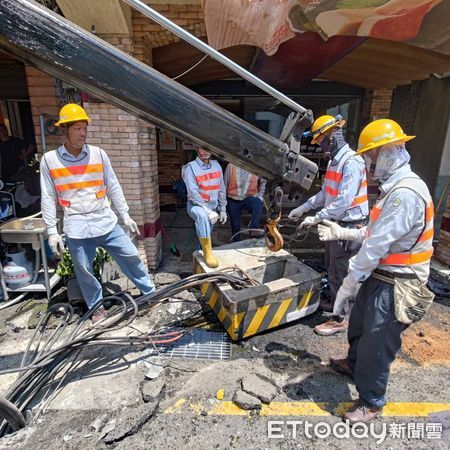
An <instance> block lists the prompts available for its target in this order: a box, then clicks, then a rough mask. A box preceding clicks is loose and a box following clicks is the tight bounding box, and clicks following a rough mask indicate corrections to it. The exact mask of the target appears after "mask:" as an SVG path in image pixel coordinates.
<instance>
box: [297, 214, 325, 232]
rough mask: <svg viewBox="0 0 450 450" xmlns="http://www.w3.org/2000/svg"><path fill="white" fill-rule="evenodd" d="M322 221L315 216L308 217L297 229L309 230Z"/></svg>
mask: <svg viewBox="0 0 450 450" xmlns="http://www.w3.org/2000/svg"><path fill="white" fill-rule="evenodd" d="M321 220H322V219H320V218H319V217H317V216H308V217H307V218H306V219H305V220H304V221H303V222H302V223H301V224H300V225H299V226H298V229H299V230H301V229H302V228H305V227H307V228H309V227H312V226H313V225H317V224H318V223H319V222H320V221H321Z"/></svg>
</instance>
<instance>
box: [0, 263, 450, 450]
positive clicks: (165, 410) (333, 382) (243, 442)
mask: <svg viewBox="0 0 450 450" xmlns="http://www.w3.org/2000/svg"><path fill="white" fill-rule="evenodd" d="M170 270H171V269H170ZM170 270H165V271H164V273H163V275H161V277H159V276H155V279H156V280H157V283H158V285H159V286H161V287H164V286H167V284H166V283H167V282H168V280H171V282H172V281H176V280H178V279H179V278H180V277H179V275H178V274H177V273H174V274H173V275H176V276H173V277H172V276H171V275H172V273H171V272H170ZM112 283H116V284H117V285H122V286H126V282H124V281H123V279H120V278H119V279H116V280H114V281H112ZM199 298H200V301H199V300H198V299H199ZM448 306H449V305H448V299H447V298H446V297H440V298H438V299H437V301H436V302H435V304H434V305H433V307H432V309H431V311H430V312H429V314H428V315H427V316H426V318H425V319H424V320H423V321H422V322H420V323H418V324H414V325H412V326H411V327H410V329H408V330H407V331H406V332H405V336H404V346H403V349H402V351H401V353H400V355H399V358H398V360H396V361H395V363H394V365H393V368H392V381H391V383H390V386H389V389H390V392H389V399H390V401H394V402H395V401H398V402H408V401H410V402H412V401H417V402H429V403H430V404H433V402H434V403H442V402H445V401H447V399H448V398H449V389H448V387H447V386H445V385H443V384H442V380H443V379H446V377H447V372H448V365H449V364H450V361H449V358H448V356H445V355H446V346H448V344H447V342H448V340H449V339H450V334H449V333H450V331H449V327H448V323H449V320H448V312H447V308H448ZM172 308H173V309H172ZM185 311H188V314H189V315H190V316H191V315H193V316H195V317H199V318H200V322H203V324H204V323H205V322H210V320H213V319H214V317H215V315H214V314H210V313H208V306H207V305H205V303H204V302H203V300H202V297H201V293H200V291H199V290H190V291H184V292H182V293H179V294H176V296H174V297H171V298H170V299H169V300H167V301H165V302H163V303H161V304H159V305H157V306H155V307H153V308H152V309H151V310H150V311H149V312H147V313H146V314H144V315H142V316H139V317H138V318H136V319H135V321H134V322H133V323H132V324H131V326H130V327H127V328H126V329H124V330H122V331H121V335H126V336H136V335H139V334H140V333H147V332H148V331H149V330H156V329H160V328H162V329H165V327H166V326H167V325H170V324H171V323H173V322H175V321H179V320H180V318H181V317H184V314H183V313H184V312H185ZM31 314H32V308H31V307H27V306H26V305H25V306H24V307H23V310H20V307H17V308H11V309H10V310H6V311H1V312H0V319H1V327H2V328H1V329H0V342H1V343H2V354H1V355H0V358H1V359H0V360H1V361H2V362H3V366H4V367H15V366H17V365H18V364H20V360H21V357H22V355H23V351H24V350H25V348H26V345H27V343H28V341H29V339H30V337H31V334H32V333H33V330H30V329H28V328H27V323H28V320H29V317H30V315H31ZM208 314H209V315H208ZM324 317H327V316H326V315H324V314H323V313H321V312H316V313H314V314H312V315H310V316H308V317H305V318H303V319H301V320H299V321H297V322H294V323H293V324H292V325H290V326H285V327H281V328H277V329H274V330H273V331H270V332H266V333H262V334H257V335H255V336H252V337H251V338H249V339H245V340H243V341H240V342H237V343H234V344H233V346H232V358H231V359H229V360H223V361H210V360H203V361H200V360H191V359H183V360H181V359H177V358H166V357H161V356H160V357H157V356H151V354H152V353H151V352H152V351H153V348H152V347H151V346H139V348H120V349H117V348H111V347H108V346H105V347H101V348H90V349H89V348H88V349H86V350H85V351H83V354H84V355H85V356H84V358H85V359H86V361H89V363H88V364H87V365H86V367H85V368H81V369H80V370H77V371H76V372H75V373H74V374H73V376H72V377H69V378H68V379H67V380H66V382H65V383H64V388H63V389H62V391H61V392H60V393H59V394H58V396H56V398H55V399H54V400H53V401H52V402H51V405H50V408H49V410H48V411H47V412H46V413H45V414H44V415H42V416H40V418H39V420H38V421H37V422H36V423H33V425H32V426H31V427H27V428H25V429H23V430H21V431H19V432H18V433H16V434H14V435H11V436H7V437H5V438H3V439H0V449H3V448H5V449H6V448H8V449H9V448H18V449H28V448H33V449H36V450H41V449H42V450H56V449H58V450H59V448H65V449H66V448H67V449H69V450H78V449H79V448H85V449H86V450H90V449H95V450H96V449H102V448H106V447H111V448H114V449H117V450H121V449H128V448H148V445H149V442H151V445H152V448H199V449H203V448H205V449H206V448H208V449H209V448H218V449H223V450H225V449H228V448H249V442H252V443H253V444H254V448H268V449H272V448H273V449H275V448H284V447H283V446H281V447H277V446H274V445H273V444H274V443H273V442H269V441H267V430H266V422H267V417H265V416H264V417H263V416H261V415H260V411H261V409H263V410H264V411H265V410H266V408H268V409H269V410H271V408H277V407H278V406H277V405H283V404H295V403H298V402H306V403H311V404H313V405H316V406H315V407H316V408H325V407H323V406H320V405H324V404H325V403H327V402H328V403H329V404H331V405H333V408H334V407H335V405H338V404H340V403H348V402H350V401H351V400H352V399H354V398H356V397H357V395H358V393H357V392H356V389H355V387H354V385H353V384H351V383H349V381H348V380H347V379H346V378H345V377H342V376H340V375H339V374H336V373H334V372H333V371H332V370H331V369H330V367H329V365H328V360H329V357H330V356H344V355H345V351H346V348H347V343H346V336H345V335H344V334H342V335H337V336H334V337H330V338H329V339H326V340H324V338H322V337H319V336H317V335H315V334H314V333H313V332H312V328H313V327H314V326H315V325H317V324H318V323H321V322H322V321H323V319H324ZM200 326H204V325H200ZM215 326H218V327H219V328H220V329H222V328H221V324H220V322H216V323H215ZM70 327H73V325H70ZM70 327H69V330H71V328H70ZM447 354H448V352H447ZM150 372H151V373H150ZM14 379H15V375H14V374H9V375H3V376H1V377H0V388H1V389H2V391H5V390H6V389H7V388H8V387H9V386H10V385H11V384H12V383H13V381H14ZM412 386H414V392H415V396H414V397H412V396H411V392H412V391H411V387H412ZM219 391H220V395H218V392H219ZM265 405H268V406H265ZM274 405H275V406H274ZM222 408H224V411H228V409H227V408H231V411H233V414H231V415H227V414H228V413H225V414H222V413H220V411H221V410H222ZM238 408H240V409H241V410H242V411H239V409H238ZM330 411H331V416H329V417H327V418H326V420H327V421H330V422H333V423H337V422H339V421H340V418H339V417H337V416H336V414H335V413H334V410H333V409H332V408H331V407H330V408H328V409H326V410H325V412H324V414H329V413H330ZM235 414H236V415H235ZM446 417H447V416H446V415H445V414H444V415H442V414H435V415H434V416H432V419H429V420H433V421H435V422H440V423H443V424H445V427H444V433H443V436H447V435H448V423H447V421H446ZM273 419H274V420H277V417H275V416H274V417H273ZM319 419H320V420H323V418H322V417H318V418H317V417H313V416H305V417H301V416H300V419H299V416H295V417H294V416H291V417H287V420H309V421H313V422H314V421H318V420H319ZM421 419H423V420H427V419H426V418H421V417H418V418H417V419H414V420H421ZM389 420H390V419H389V418H382V419H381V421H382V422H383V423H384V422H388V423H389ZM392 420H394V421H397V422H407V421H411V420H413V419H411V418H406V417H403V418H400V417H398V418H393V419H392ZM392 420H391V421H392ZM31 443H32V445H31ZM277 443H278V444H279V442H278V441H277ZM298 443H299V444H300V441H299V442H298ZM304 443H305V442H303V441H302V445H303V444H304ZM253 444H252V445H253ZM341 444H342V443H341V442H335V443H334V444H331V446H333V445H334V446H335V447H336V448H340V447H339V446H340V445H341ZM422 444H424V445H425V444H426V442H425V441H423V442H422V441H421V442H420V445H417V446H415V448H419V449H421V448H423V449H424V450H425V448H426V447H425V446H423V445H422ZM30 445H31V447H30ZM286 445H288V443H286ZM355 445H356V444H355ZM389 445H390V447H392V448H395V449H397V448H408V446H409V447H410V446H411V442H408V441H407V440H406V439H405V440H403V441H396V442H392V441H391V442H390V444H389ZM250 448H251V447H250ZM286 448H289V446H287V447H286ZM349 448H350V449H351V450H353V449H356V447H355V446H352V445H350V447H349ZM427 448H430V447H429V446H428V447H427ZM436 448H439V447H436Z"/></svg>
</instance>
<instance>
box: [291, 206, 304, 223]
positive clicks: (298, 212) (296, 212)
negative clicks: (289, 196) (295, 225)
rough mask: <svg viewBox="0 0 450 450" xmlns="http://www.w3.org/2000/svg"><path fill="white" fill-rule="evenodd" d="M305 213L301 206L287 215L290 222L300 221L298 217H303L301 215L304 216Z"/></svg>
mask: <svg viewBox="0 0 450 450" xmlns="http://www.w3.org/2000/svg"><path fill="white" fill-rule="evenodd" d="M305 212H306V208H305V207H304V206H303V205H302V206H299V207H298V208H295V209H293V210H292V211H291V212H290V213H289V215H288V218H289V219H291V220H300V217H302V216H303V214H305Z"/></svg>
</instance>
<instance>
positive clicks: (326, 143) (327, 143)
mask: <svg viewBox="0 0 450 450" xmlns="http://www.w3.org/2000/svg"><path fill="white" fill-rule="evenodd" d="M319 145H320V147H321V149H322V150H323V152H324V153H330V147H331V139H330V136H324V138H323V139H322V141H321V142H320V144H319Z"/></svg>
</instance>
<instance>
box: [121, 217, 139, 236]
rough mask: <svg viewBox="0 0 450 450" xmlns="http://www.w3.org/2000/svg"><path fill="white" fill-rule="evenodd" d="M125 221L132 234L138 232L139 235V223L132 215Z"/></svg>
mask: <svg viewBox="0 0 450 450" xmlns="http://www.w3.org/2000/svg"><path fill="white" fill-rule="evenodd" d="M123 222H124V223H125V226H126V227H127V228H128V230H129V231H130V233H131V234H135V233H136V234H137V235H138V236H139V235H140V234H141V233H140V232H139V227H138V226H137V223H136V222H135V221H134V220H133V219H132V218H131V217H128V218H126V219H125V220H124V221H123Z"/></svg>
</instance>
